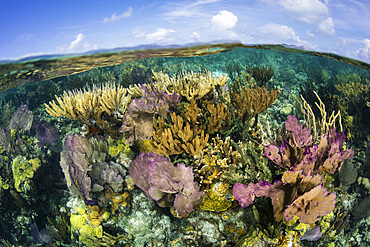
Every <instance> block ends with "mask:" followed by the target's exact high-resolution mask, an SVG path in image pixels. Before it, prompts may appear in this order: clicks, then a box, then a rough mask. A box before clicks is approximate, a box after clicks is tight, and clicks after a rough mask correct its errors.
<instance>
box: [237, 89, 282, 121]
mask: <svg viewBox="0 0 370 247" xmlns="http://www.w3.org/2000/svg"><path fill="white" fill-rule="evenodd" d="M231 94H232V96H233V99H232V103H233V105H234V106H235V108H236V109H237V115H238V117H239V118H240V119H241V120H242V121H243V122H244V123H246V122H247V121H248V120H249V119H250V118H252V117H255V116H256V115H257V114H259V113H261V112H263V111H264V110H266V109H267V108H269V107H270V106H271V105H272V103H274V101H275V100H276V99H277V98H278V97H279V94H280V90H279V89H271V90H270V91H269V92H268V91H267V87H256V88H252V87H249V88H243V91H242V92H241V95H239V94H237V93H235V92H231ZM251 110H252V112H251Z"/></svg>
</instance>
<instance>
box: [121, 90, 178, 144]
mask: <svg viewBox="0 0 370 247" xmlns="http://www.w3.org/2000/svg"><path fill="white" fill-rule="evenodd" d="M142 89H143V97H142V98H141V99H134V100H133V101H132V102H131V104H130V106H129V108H128V111H127V113H126V115H125V119H124V121H123V124H122V126H121V128H120V132H122V133H123V134H124V136H125V138H126V143H127V144H130V143H131V142H133V141H134V140H137V139H138V140H143V139H150V138H151V137H152V131H153V117H154V115H159V116H163V117H167V113H168V112H169V109H170V106H172V107H175V106H176V105H177V103H178V102H179V100H180V96H179V95H178V94H176V93H173V94H171V95H170V94H168V93H165V92H158V91H155V92H150V91H149V90H148V88H147V87H146V86H142Z"/></svg>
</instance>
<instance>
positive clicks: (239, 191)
mask: <svg viewBox="0 0 370 247" xmlns="http://www.w3.org/2000/svg"><path fill="white" fill-rule="evenodd" d="M270 188H271V184H270V183H269V182H266V181H262V180H260V181H259V182H258V183H257V184H254V183H249V184H248V186H247V185H245V184H241V183H236V184H235V185H234V187H233V195H234V197H235V199H236V200H238V202H239V204H240V206H241V207H242V208H245V207H248V206H249V205H250V204H252V203H253V201H254V198H255V197H260V196H268V195H269V190H270Z"/></svg>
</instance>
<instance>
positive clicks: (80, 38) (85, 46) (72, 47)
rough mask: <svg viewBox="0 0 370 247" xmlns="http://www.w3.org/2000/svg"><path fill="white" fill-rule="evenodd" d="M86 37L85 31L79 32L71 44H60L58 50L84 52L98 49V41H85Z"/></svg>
mask: <svg viewBox="0 0 370 247" xmlns="http://www.w3.org/2000/svg"><path fill="white" fill-rule="evenodd" d="M85 39H86V37H85V35H84V34H83V33H79V34H77V35H76V36H75V39H74V40H73V41H72V42H71V43H70V44H69V45H67V44H64V45H61V46H58V47H57V48H56V49H57V51H58V52H63V53H64V52H66V53H70V52H84V51H89V50H96V49H97V48H98V45H97V44H96V43H94V44H91V43H89V42H87V41H85Z"/></svg>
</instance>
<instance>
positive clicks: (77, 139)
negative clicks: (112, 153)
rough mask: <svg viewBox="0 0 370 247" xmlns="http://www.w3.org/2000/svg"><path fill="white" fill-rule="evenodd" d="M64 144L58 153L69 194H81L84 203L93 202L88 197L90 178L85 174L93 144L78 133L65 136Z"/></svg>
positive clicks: (88, 166)
mask: <svg viewBox="0 0 370 247" xmlns="http://www.w3.org/2000/svg"><path fill="white" fill-rule="evenodd" d="M64 145H65V150H63V151H62V152H61V154H60V166H61V167H62V170H63V173H64V176H65V178H66V180H67V186H68V188H69V190H70V192H71V194H72V195H74V196H77V195H81V196H82V197H83V199H84V201H85V203H86V204H95V203H96V202H95V201H94V200H93V199H91V198H90V197H89V193H90V187H91V178H90V177H89V176H88V175H87V172H88V171H89V170H90V159H91V157H92V154H93V151H94V149H93V145H92V144H91V143H90V142H89V140H88V139H86V138H84V137H81V136H78V135H73V136H71V135H69V136H67V138H66V140H65V142H64Z"/></svg>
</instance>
